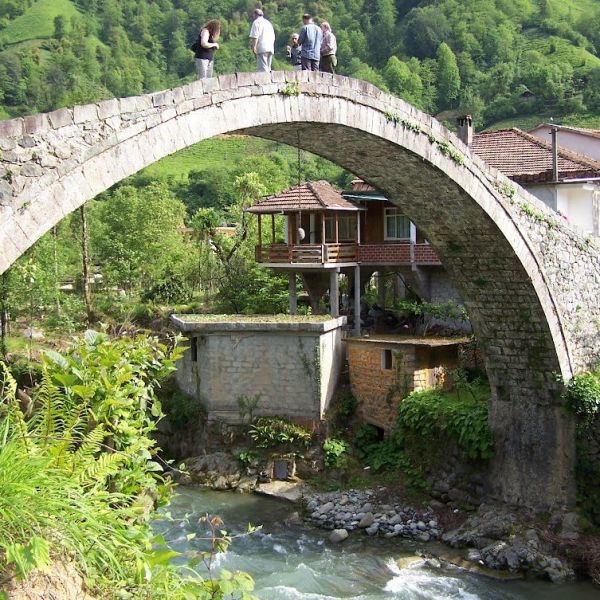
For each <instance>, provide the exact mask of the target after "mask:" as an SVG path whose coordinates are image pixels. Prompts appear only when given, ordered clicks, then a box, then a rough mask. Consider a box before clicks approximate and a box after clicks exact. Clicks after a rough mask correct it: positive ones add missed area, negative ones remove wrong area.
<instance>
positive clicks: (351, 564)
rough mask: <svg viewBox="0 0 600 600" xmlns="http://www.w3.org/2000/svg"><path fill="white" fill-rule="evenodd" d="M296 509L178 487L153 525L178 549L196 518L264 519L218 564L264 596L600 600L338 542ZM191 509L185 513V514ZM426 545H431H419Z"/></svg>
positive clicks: (576, 588) (384, 547)
mask: <svg viewBox="0 0 600 600" xmlns="http://www.w3.org/2000/svg"><path fill="white" fill-rule="evenodd" d="M293 510H294V508H293V506H292V505H291V504H288V503H286V502H279V501H277V500H273V499H270V498H265V497H262V496H257V495H249V494H244V495H242V494H233V493H227V492H221V493H219V492H208V491H204V490H201V489H195V488H187V489H186V488H183V489H180V491H179V495H178V496H177V497H176V498H175V499H174V501H173V503H172V504H171V507H170V513H171V515H172V516H173V518H174V519H175V520H174V521H173V522H165V521H163V522H159V523H157V525H156V528H157V529H158V530H159V531H160V532H161V533H162V534H163V535H164V536H165V538H166V539H167V540H168V541H169V542H170V543H171V545H172V546H173V547H174V548H175V549H176V550H179V551H185V550H192V549H197V548H199V547H201V546H200V544H201V543H202V542H199V541H198V540H196V539H192V540H189V539H188V534H190V533H196V534H197V535H198V536H199V537H201V536H202V535H203V534H204V533H205V526H204V525H202V524H199V523H198V518H199V517H200V516H202V515H205V514H206V513H209V514H210V515H215V514H217V515H220V516H221V517H222V518H223V520H224V521H225V527H226V529H227V531H228V532H229V533H230V534H237V533H244V532H245V531H246V528H247V525H248V523H252V524H253V525H262V529H261V530H260V531H257V532H255V533H253V534H252V535H249V536H242V537H239V538H236V539H235V540H234V541H233V543H232V545H231V546H230V548H229V551H228V552H227V553H226V554H219V555H217V557H216V560H215V566H216V568H226V569H229V570H242V571H247V572H248V573H250V574H251V575H252V577H253V578H254V580H255V582H256V590H255V594H256V595H257V596H258V597H259V598H261V599H262V600H295V599H306V600H337V599H341V598H355V599H356V600H446V599H448V600H449V599H454V598H460V599H466V600H471V599H473V600H475V599H479V598H481V599H486V600H488V599H489V600H492V599H493V600H522V599H531V600H542V599H543V600H592V599H594V600H598V598H599V597H600V593H599V592H598V589H597V588H594V587H593V586H592V585H591V584H587V583H577V584H564V585H553V584H551V583H546V582H541V581H498V580H495V579H491V578H488V577H485V576H481V575H474V574H471V573H468V572H466V571H464V570H460V569H457V568H433V567H426V566H413V567H410V566H407V567H405V568H400V567H398V566H397V563H396V559H398V558H401V557H403V556H409V555H414V551H415V550H417V549H418V548H419V546H418V545H415V544H414V543H409V542H403V541H399V540H398V539H397V538H395V539H391V540H386V539H382V538H377V539H371V538H368V537H367V536H364V535H356V534H354V535H351V536H350V537H349V538H348V539H347V540H346V541H344V542H343V543H342V544H339V545H333V544H330V543H329V542H328V541H327V536H328V532H327V531H324V530H319V529H314V528H311V527H308V526H306V525H288V524H286V523H285V520H286V518H288V517H289V516H290V514H291V513H292V512H293ZM186 515H187V518H186V519H183V520H180V519H182V518H183V517H184V516H186ZM421 547H423V548H426V547H427V545H426V544H425V545H421Z"/></svg>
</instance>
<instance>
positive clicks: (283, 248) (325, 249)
mask: <svg viewBox="0 0 600 600" xmlns="http://www.w3.org/2000/svg"><path fill="white" fill-rule="evenodd" d="M255 255H256V262H258V263H293V264H319V263H341V262H355V261H356V259H357V256H358V252H357V246H356V244H351V243H350V244H298V245H295V246H288V245H287V244H266V245H262V246H256V249H255Z"/></svg>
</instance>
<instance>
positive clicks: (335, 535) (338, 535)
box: [329, 529, 348, 544]
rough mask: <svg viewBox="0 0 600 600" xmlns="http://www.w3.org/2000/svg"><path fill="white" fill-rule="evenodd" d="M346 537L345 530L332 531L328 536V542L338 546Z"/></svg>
mask: <svg viewBox="0 0 600 600" xmlns="http://www.w3.org/2000/svg"><path fill="white" fill-rule="evenodd" d="M347 537H348V532H347V531H346V530H345V529H334V530H333V531H332V532H331V534H330V535H329V541H330V542H332V543H333V544H339V543H340V542H343V541H344V540H345V539H346V538H347Z"/></svg>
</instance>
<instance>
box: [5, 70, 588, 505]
mask: <svg viewBox="0 0 600 600" xmlns="http://www.w3.org/2000/svg"><path fill="white" fill-rule="evenodd" d="M232 132H237V133H246V134H250V135H257V136H260V137H265V138H268V139H273V140H276V141H278V142H282V143H288V144H291V145H292V146H295V145H296V144H297V143H298V140H300V144H301V146H302V148H303V149H304V150H308V151H312V152H316V153H317V154H320V155H322V156H324V157H325V158H328V159H330V160H332V161H334V162H336V163H337V164H339V165H341V166H342V167H344V168H346V169H348V170H349V171H351V172H352V173H354V174H355V175H357V176H358V177H361V178H362V179H364V180H365V181H367V182H369V183H370V184H372V185H374V186H375V187H377V188H378V189H380V190H381V191H382V192H383V193H384V194H385V196H386V197H387V198H389V199H390V201H392V202H393V203H394V204H396V205H397V206H399V207H400V208H401V209H402V210H403V212H404V214H406V215H407V216H408V217H409V218H410V219H411V221H413V222H414V223H415V224H416V225H417V227H418V228H419V229H420V230H422V231H423V232H424V233H425V235H426V237H427V239H428V240H429V241H430V242H431V244H432V246H433V247H434V248H435V250H436V252H437V254H438V256H439V257H440V259H441V260H442V262H443V264H444V267H445V268H446V269H447V271H448V273H449V275H450V277H451V279H452V280H453V282H454V284H455V285H456V289H457V290H458V292H459V294H460V296H461V297H462V298H463V300H464V303H465V306H466V307H467V309H468V311H469V316H470V319H471V322H472V324H473V328H474V331H475V334H476V336H477V338H478V341H479V342H480V346H481V348H482V352H483V353H484V355H485V360H486V369H487V372H488V376H489V378H490V381H491V384H492V388H493V394H494V395H493V398H492V402H491V405H490V418H491V422H492V426H493V428H494V430H495V433H496V455H495V459H494V465H493V470H494V472H493V476H492V477H491V478H490V482H489V483H490V489H491V493H493V494H495V495H498V496H500V497H502V498H503V499H505V500H508V501H511V502H519V503H524V504H530V505H536V506H544V505H546V504H548V503H569V502H572V501H573V499H574V485H573V481H574V478H573V465H574V443H573V439H574V429H573V423H572V422H571V420H570V419H569V418H568V417H567V416H566V415H565V412H564V410H563V409H562V406H561V402H562V400H561V389H562V386H561V384H560V383H559V382H557V377H556V375H557V374H559V375H562V376H563V377H565V378H567V379H568V378H570V377H571V376H572V375H573V374H574V373H577V372H579V371H581V370H583V369H586V368H589V367H590V366H592V365H594V364H595V363H597V362H598V361H599V360H600V334H599V330H598V329H599V328H598V323H599V322H600V303H599V302H598V297H600V247H599V245H598V242H597V240H595V239H593V238H585V237H582V236H580V235H578V234H577V233H576V232H574V231H573V230H572V229H571V228H570V227H569V226H568V224H566V223H564V222H563V221H562V219H560V218H557V216H556V214H555V213H553V212H552V210H551V209H549V208H548V207H546V206H544V204H543V203H542V202H540V201H539V200H537V199H536V198H534V197H532V196H531V195H530V194H528V193H527V192H525V191H524V190H523V189H521V188H520V187H519V186H517V185H515V184H514V183H512V182H510V181H509V180H508V179H506V177H504V176H503V175H501V174H500V173H498V172H497V171H495V170H494V169H492V168H490V167H489V166H487V165H485V164H484V163H483V161H481V160H480V159H479V158H477V157H476V156H473V155H472V154H471V153H470V152H469V150H468V149H467V148H466V147H465V146H464V145H463V144H462V143H461V142H460V141H459V140H458V139H457V138H456V137H455V136H454V135H453V134H451V133H450V132H448V131H447V130H446V129H445V128H444V127H443V126H442V125H441V124H440V123H439V122H438V121H436V120H435V119H434V118H433V117H431V116H429V115H425V114H423V113H421V112H419V111H417V110H416V109H415V108H414V107H412V106H410V105H408V104H406V103H405V102H403V101H402V100H400V99H398V98H394V97H392V96H389V95H386V94H384V93H383V92H381V90H378V89H377V88H375V87H374V86H372V85H371V84H369V83H366V82H362V81H357V80H353V79H348V78H345V77H341V76H337V75H335V76H332V75H330V74H323V73H308V72H306V71H304V72H273V73H237V74H231V75H225V76H221V77H219V78H215V79H208V80H203V81H196V82H193V83H191V84H188V85H185V86H182V87H179V88H174V89H171V90H165V91H164V92H159V93H155V94H148V95H144V96H139V97H134V98H121V99H115V100H107V101H104V102H99V103H96V104H90V105H86V106H78V107H74V108H65V109H60V110H58V111H54V112H53V113H50V114H47V115H33V116H31V117H25V118H19V119H13V120H10V121H4V122H1V123H0V149H1V150H2V156H1V157H0V272H3V271H4V270H5V269H6V268H8V267H9V266H10V265H11V264H12V263H13V262H14V260H15V259H16V258H17V257H19V256H20V255H21V254H23V252H24V251H25V250H26V249H27V248H29V247H30V246H31V245H32V244H33V243H34V242H35V241H36V240H37V239H39V237H40V236H41V235H43V234H44V233H45V232H46V231H48V230H49V229H50V228H51V227H52V226H54V225H55V224H56V223H58V222H59V221H60V220H61V219H62V218H63V217H64V216H65V215H67V214H69V213H70V212H72V211H73V210H75V209H76V208H78V207H79V206H80V205H81V204H82V203H84V202H85V201H87V200H89V199H90V198H93V197H94V196H96V195H97V194H98V193H100V192H102V191H104V190H105V189H107V188H109V187H110V186H112V185H113V184H115V183H116V182H118V181H120V180H122V179H123V178H125V177H127V176H128V175H131V174H133V173H135V172H137V171H138V170H140V169H142V168H144V167H145V166H147V165H149V164H151V163H153V162H155V161H156V160H159V159H160V158H162V157H164V156H166V155H168V154H171V153H173V152H175V151H177V150H179V149H182V148H184V147H187V146H189V145H191V144H193V143H196V142H198V141H201V140H203V139H206V138H209V137H212V136H215V135H218V134H223V133H232ZM324 140H326V143H324Z"/></svg>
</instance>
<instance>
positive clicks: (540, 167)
mask: <svg viewBox="0 0 600 600" xmlns="http://www.w3.org/2000/svg"><path fill="white" fill-rule="evenodd" d="M472 150H473V152H474V153H475V154H477V155H478V156H479V157H480V158H482V159H483V160H484V161H485V162H486V163H488V164H490V165H492V166H493V167H496V168H497V169H498V170H499V171H501V172H502V173H504V174H505V175H506V176H507V177H510V178H511V179H513V180H514V181H516V182H517V183H520V184H528V183H546V182H552V181H553V173H552V145H551V144H550V143H549V142H546V141H544V140H541V139H540V138H537V137H535V136H533V135H530V134H528V133H525V132H524V131H521V130H520V129H516V128H512V129H501V130H499V131H491V132H487V133H478V134H476V135H475V136H473V145H472ZM558 155H559V156H558V177H559V180H560V181H564V180H568V179H577V178H585V177H600V162H597V161H595V160H593V159H591V158H589V157H588V156H585V155H583V154H578V153H577V152H573V151H572V150H567V149H565V148H559V152H558Z"/></svg>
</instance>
